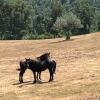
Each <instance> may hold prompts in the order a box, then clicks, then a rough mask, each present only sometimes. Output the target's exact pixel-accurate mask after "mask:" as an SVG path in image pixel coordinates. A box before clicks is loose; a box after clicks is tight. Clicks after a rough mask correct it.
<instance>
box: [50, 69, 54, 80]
mask: <svg viewBox="0 0 100 100" xmlns="http://www.w3.org/2000/svg"><path fill="white" fill-rule="evenodd" d="M49 73H50V79H49V82H50V81H52V80H53V71H52V70H51V69H49Z"/></svg>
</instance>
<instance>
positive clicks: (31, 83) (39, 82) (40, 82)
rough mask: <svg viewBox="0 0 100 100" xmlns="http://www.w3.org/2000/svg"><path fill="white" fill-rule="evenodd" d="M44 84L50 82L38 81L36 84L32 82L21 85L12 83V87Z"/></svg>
mask: <svg viewBox="0 0 100 100" xmlns="http://www.w3.org/2000/svg"><path fill="white" fill-rule="evenodd" d="M45 83H52V82H42V81H40V80H38V81H37V82H36V83H33V82H32V81H26V82H23V83H19V82H18V83H14V84H12V85H17V86H18V87H19V88H21V87H23V86H27V85H37V84H45Z"/></svg>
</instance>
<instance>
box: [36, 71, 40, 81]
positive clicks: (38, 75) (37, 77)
mask: <svg viewBox="0 0 100 100" xmlns="http://www.w3.org/2000/svg"><path fill="white" fill-rule="evenodd" d="M36 79H37V80H39V79H40V80H41V72H37V76H36Z"/></svg>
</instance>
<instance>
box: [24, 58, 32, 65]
mask: <svg viewBox="0 0 100 100" xmlns="http://www.w3.org/2000/svg"><path fill="white" fill-rule="evenodd" d="M30 62H31V59H30V58H25V65H26V66H27V67H29V66H30Z"/></svg>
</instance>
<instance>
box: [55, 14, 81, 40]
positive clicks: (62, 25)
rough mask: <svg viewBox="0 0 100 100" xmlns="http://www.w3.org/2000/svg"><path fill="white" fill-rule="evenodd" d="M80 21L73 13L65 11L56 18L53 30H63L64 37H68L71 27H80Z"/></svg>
mask: <svg viewBox="0 0 100 100" xmlns="http://www.w3.org/2000/svg"><path fill="white" fill-rule="evenodd" d="M81 26H82V25H81V22H80V20H79V19H78V18H77V16H76V15H74V14H73V13H67V14H65V15H63V16H61V17H59V18H58V19H57V21H56V22H55V24H54V28H55V30H58V31H62V30H63V31H64V32H65V33H66V39H67V40H68V39H70V36H71V32H72V30H73V29H76V28H80V27H81Z"/></svg>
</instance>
